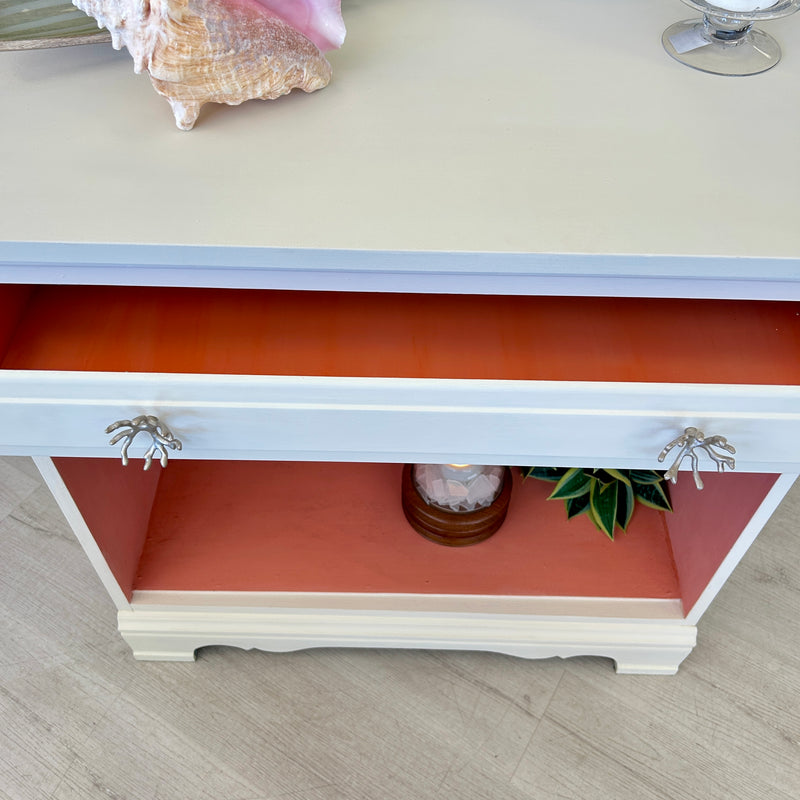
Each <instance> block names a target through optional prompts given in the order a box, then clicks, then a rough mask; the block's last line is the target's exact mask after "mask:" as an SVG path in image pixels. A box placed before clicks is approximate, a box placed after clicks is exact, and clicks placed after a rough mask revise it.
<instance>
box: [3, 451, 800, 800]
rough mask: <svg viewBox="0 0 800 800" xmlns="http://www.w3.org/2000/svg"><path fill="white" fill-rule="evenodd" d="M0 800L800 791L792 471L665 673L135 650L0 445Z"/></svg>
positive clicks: (708, 797) (762, 795)
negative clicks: (137, 653) (677, 665)
mask: <svg viewBox="0 0 800 800" xmlns="http://www.w3.org/2000/svg"><path fill="white" fill-rule="evenodd" d="M0 555H1V556H2V557H0V615H2V616H1V618H0V797H2V798H11V799H12V800H28V799H29V798H30V800H34V799H35V800H43V799H44V798H50V799H51V800H67V799H68V798H69V799H70V800H72V799H73V798H74V799H75V800H78V799H80V800H94V798H104V800H108V798H124V800H149V799H150V798H161V799H162V800H168V799H171V798H191V799H192V800H206V798H208V800H267V799H268V798H269V799H270V800H276V799H277V798H283V799H284V800H289V798H292V799H294V800H339V799H340V798H347V799H348V800H360V799H361V798H364V800H376V799H378V798H392V799H393V800H404V799H405V798H409V799H410V798H414V800H420V799H422V798H437V799H439V798H442V799H443V798H457V799H458V800H473V799H474V800H477V799H478V798H493V800H494V798H498V799H500V798H502V799H503V800H519V799H520V798H547V799H548V800H549V798H581V800H586V799H588V800H605V798H608V799H609V800H611V799H612V798H613V800H627V798H630V799H631V800H634V799H635V800H649V799H650V798H653V799H655V798H674V799H675V800H679V799H680V800H687V799H689V800H690V799H692V798H702V799H703V800H715V799H716V798H720V800H722V799H723V798H724V799H725V800H733V799H735V798H748V799H749V798H752V799H753V800H756V799H757V800H771V798H774V799H775V800H783V799H784V798H785V799H786V800H789V798H792V800H796V798H798V797H800V699H799V698H800V655H799V654H798V642H800V485H799V486H796V487H795V488H794V490H793V491H792V493H791V494H790V496H789V497H788V498H787V499H786V500H785V501H784V503H783V504H782V506H781V507H780V509H779V510H778V512H777V514H776V515H775V516H774V517H773V519H772V520H771V522H770V524H769V526H768V527H767V529H766V530H765V531H764V532H763V534H762V535H761V537H760V538H759V539H758V541H757V542H756V544H755V545H754V546H753V548H752V549H751V550H750V552H749V553H748V554H747V556H746V557H745V560H744V562H743V563H742V565H741V566H740V567H739V569H738V570H737V572H736V573H735V574H734V576H733V578H732V579H731V580H730V581H729V583H728V584H727V585H726V586H725V588H724V589H723V590H722V592H721V594H720V595H719V597H718V598H717V600H716V602H715V604H714V605H713V606H712V608H711V610H710V611H709V612H708V614H707V615H706V616H705V617H704V619H703V620H702V621H701V625H700V635H699V644H698V647H697V648H696V650H695V651H694V652H693V653H692V655H691V656H690V657H689V658H688V659H687V661H686V662H685V663H684V665H683V666H682V667H681V670H680V672H679V674H678V675H677V676H675V677H667V678H665V677H644V676H618V675H615V674H614V672H613V668H612V666H611V664H610V662H608V661H605V660H602V659H592V658H580V659H573V660H567V661H561V660H558V659H553V660H546V661H523V660H521V659H514V658H510V657H505V656H501V655H494V654H486V653H440V652H408V651H378V650H375V651H372V650H352V651H348V650H320V651H307V652H301V653H292V654H282V655H272V654H267V653H260V652H256V651H253V652H242V651H238V650H234V649H226V648H206V649H204V650H202V651H201V652H200V654H199V657H198V661H197V662H196V663H194V664H165V663H140V662H135V661H134V660H133V659H132V657H131V655H130V651H129V649H128V647H127V645H125V644H124V642H123V641H122V640H121V639H120V638H119V636H118V634H117V633H116V629H115V614H114V608H113V606H112V604H111V602H110V601H109V599H108V598H107V596H106V595H105V593H104V590H103V589H102V587H101V586H100V583H99V581H98V579H97V578H96V576H95V575H94V573H93V571H92V570H91V568H90V566H89V564H88V562H87V561H86V559H85V557H84V555H83V553H82V551H81V550H80V548H79V546H78V545H77V543H76V542H75V540H74V538H73V536H72V533H71V532H70V531H69V530H68V528H67V526H66V523H65V522H64V520H63V518H62V517H61V514H60V512H59V511H58V509H57V508H56V506H55V504H54V502H53V501H52V499H51V497H50V495H49V493H48V492H47V490H46V489H45V488H44V487H43V486H42V483H41V481H40V480H39V478H38V474H37V473H36V470H35V468H34V467H33V465H32V464H31V462H30V461H28V460H26V459H2V460H0Z"/></svg>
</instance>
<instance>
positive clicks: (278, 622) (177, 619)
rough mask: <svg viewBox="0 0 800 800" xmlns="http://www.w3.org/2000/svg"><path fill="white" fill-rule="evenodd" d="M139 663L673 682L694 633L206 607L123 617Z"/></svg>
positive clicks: (602, 624)
mask: <svg viewBox="0 0 800 800" xmlns="http://www.w3.org/2000/svg"><path fill="white" fill-rule="evenodd" d="M118 623H119V630H120V633H121V634H122V636H123V637H124V639H125V641H127V642H128V644H129V645H130V646H131V648H132V650H133V653H134V656H135V657H136V658H138V659H142V660H173V661H190V660H193V659H194V657H195V651H196V650H197V649H198V648H200V647H204V646H207V645H228V646H232V647H240V648H244V649H253V648H257V649H260V650H267V651H272V652H289V651H293V650H301V649H306V648H312V647H388V648H423V649H444V650H484V651H490V652H498V653H505V654H508V655H513V656H520V657H523V658H552V657H555V656H559V657H562V658H566V657H569V656H577V655H594V656H604V657H607V658H611V659H613V660H614V661H615V663H616V667H617V671H618V672H631V673H642V674H664V675H666V674H673V673H675V672H676V671H677V669H678V667H679V665H680V663H681V661H683V659H684V658H685V657H686V656H687V655H688V654H689V653H690V652H691V650H692V648H693V647H694V645H695V641H696V628H695V627H694V626H693V625H687V624H682V625H676V624H672V623H671V622H670V621H666V622H665V621H661V620H610V619H565V618H543V617H536V616H532V615H520V614H479V613H455V612H445V611H441V612H435V611H419V612H412V611H404V612H400V611H397V612H390V611H368V610H348V609H345V610H342V609H299V608H272V609H260V608H250V609H240V610H237V611H233V610H228V611H210V610H208V609H205V608H194V609H192V608H186V607H184V608H183V609H175V610H168V609H167V610H153V609H149V608H147V607H143V606H137V605H134V606H132V607H131V609H130V610H121V611H120V612H119V613H118Z"/></svg>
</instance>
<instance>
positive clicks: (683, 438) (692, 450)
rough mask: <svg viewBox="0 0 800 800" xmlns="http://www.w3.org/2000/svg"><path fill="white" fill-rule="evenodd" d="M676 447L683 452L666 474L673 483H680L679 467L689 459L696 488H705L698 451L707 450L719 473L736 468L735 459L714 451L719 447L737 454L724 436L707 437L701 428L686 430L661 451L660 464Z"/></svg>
mask: <svg viewBox="0 0 800 800" xmlns="http://www.w3.org/2000/svg"><path fill="white" fill-rule="evenodd" d="M674 447H680V448H681V450H680V452H679V453H678V457H677V458H676V459H675V462H674V463H673V465H672V466H671V467H670V468H669V469H668V470H667V471H666V472H665V473H664V477H665V478H667V479H668V480H671V481H672V482H673V483H677V482H678V467H680V465H681V462H682V461H683V459H684V458H687V457H688V458H690V459H691V460H692V474H693V475H694V483H695V486H697V488H698V489H702V488H703V480H702V478H701V477H700V473H699V472H698V465H699V460H698V458H697V451H698V450H705V452H706V453H708V455H709V456H710V458H711V460H712V461H713V462H714V463H715V464H716V465H717V472H725V467H727V468H728V469H735V468H736V461H735V460H734V459H733V458H731V457H730V456H726V455H723V454H722V453H716V452H714V450H713V449H712V448H714V447H718V448H720V449H721V450H725V451H726V452H728V453H735V452H736V448H735V447H734V446H733V445H732V444H728V440H727V439H726V438H725V437H724V436H706V435H705V434H704V433H703V431H701V430H700V429H699V428H686V429H685V430H684V431H683V433H682V434H681V435H680V436H679V437H678V438H677V439H673V440H672V441H671V442H670V443H669V444H668V445H667V446H666V447H665V448H664V449H663V450H662V451H661V453H660V454H659V456H658V460H659V462H661V461H663V460H664V459H665V458H666V457H667V453H669V451H670V450H672V449H673V448H674Z"/></svg>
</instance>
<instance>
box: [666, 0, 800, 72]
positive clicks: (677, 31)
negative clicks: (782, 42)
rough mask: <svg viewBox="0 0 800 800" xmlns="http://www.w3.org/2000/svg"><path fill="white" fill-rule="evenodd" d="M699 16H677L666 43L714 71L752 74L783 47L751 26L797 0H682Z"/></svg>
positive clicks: (799, 2)
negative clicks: (687, 17)
mask: <svg viewBox="0 0 800 800" xmlns="http://www.w3.org/2000/svg"><path fill="white" fill-rule="evenodd" d="M683 2H684V3H686V5H687V6H691V7H692V8H694V9H696V10H697V11H701V12H702V13H703V18H702V19H687V20H684V21H683V22H676V23H675V24H674V25H671V26H670V27H669V28H667V29H666V30H665V31H664V35H663V36H662V37H661V41H662V43H663V45H664V49H665V50H666V51H667V53H669V54H670V55H671V56H672V57H673V58H674V59H675V60H676V61H680V62H681V64H686V65H687V66H689V67H693V68H694V69H699V70H701V71H703V72H711V73H713V74H715V75H756V74H757V73H759V72H764V71H766V70H768V69H770V68H772V67H774V66H775V65H776V64H777V63H778V61H780V58H781V48H780V46H779V45H778V43H777V42H776V41H775V39H773V38H772V36H770V35H769V34H768V33H765V32H764V31H762V30H759V29H758V28H755V27H753V25H754V23H756V22H761V21H763V20H769V19H778V18H779V17H786V16H788V15H789V14H794V12H795V11H797V9H798V8H799V7H800V0H717V2H716V4H714V3H710V2H706V0H683Z"/></svg>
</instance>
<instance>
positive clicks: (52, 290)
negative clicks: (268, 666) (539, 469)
mask: <svg viewBox="0 0 800 800" xmlns="http://www.w3.org/2000/svg"><path fill="white" fill-rule="evenodd" d="M0 297H1V298H2V300H1V301H0V305H1V306H2V309H1V310H2V312H3V313H2V316H0V324H1V325H2V330H0V344H2V354H3V371H2V374H0V381H2V399H3V403H4V414H3V416H2V421H0V446H2V451H3V452H5V453H8V454H29V455H33V456H35V457H37V464H38V465H39V467H40V469H41V471H42V473H43V475H44V476H45V478H46V480H47V482H48V485H49V486H50V487H51V489H52V491H53V492H54V495H55V496H56V499H57V500H58V502H59V504H60V505H61V508H62V509H63V511H64V513H65V514H66V516H67V518H68V519H69V521H70V523H71V524H72V526H73V529H74V530H75V532H76V534H77V536H78V538H79V539H80V541H81V543H82V544H83V546H84V548H85V550H86V552H87V554H88V556H89V558H90V559H91V560H92V563H93V564H94V566H95V568H96V570H97V572H98V575H99V576H100V578H101V579H102V581H103V582H104V584H105V586H106V588H107V589H108V591H109V594H110V595H111V597H112V599H113V600H114V602H115V603H116V605H117V607H118V615H119V627H120V631H121V633H122V635H123V636H124V637H125V639H126V640H127V641H128V643H129V644H130V645H131V647H132V649H133V651H134V655H135V656H136V657H138V658H152V659H176V660H177V659H183V660H188V659H191V658H193V657H194V653H195V651H196V649H197V648H199V647H202V646H204V645H209V644H230V645H235V646H238V647H247V648H251V647H258V648H262V649H267V650H274V651H284V650H292V649H297V648H302V647H314V646H386V647H430V648H452V649H485V650H493V651H498V652H504V653H510V654H514V655H519V656H525V657H550V656H570V655H577V654H593V655H600V656H605V657H608V658H611V659H613V660H614V661H615V662H616V665H617V669H618V670H620V671H628V672H650V673H664V674H668V673H672V672H675V671H676V670H677V668H678V665H679V664H680V662H681V661H682V660H683V658H685V656H686V655H687V654H688V653H689V652H690V651H691V649H692V647H693V646H694V643H695V634H696V628H695V626H696V623H697V621H698V620H699V618H700V616H701V615H702V613H703V611H704V610H705V609H706V608H707V607H708V604H709V603H710V602H711V600H712V599H713V597H714V595H715V594H716V592H717V591H718V590H719V588H720V586H721V585H722V584H723V583H724V581H725V580H726V578H727V577H728V575H729V574H730V573H731V571H732V570H733V568H734V567H735V565H736V563H737V562H738V560H739V559H740V558H741V556H742V555H743V554H744V552H745V551H746V549H747V547H748V546H749V544H750V543H751V542H752V540H753V539H754V538H755V536H756V535H757V534H758V532H759V530H760V529H761V527H762V526H763V524H764V523H765V522H766V520H767V519H768V518H769V516H770V514H771V513H772V511H773V510H774V508H775V507H776V506H777V504H778V503H779V502H780V500H781V499H782V497H783V496H784V495H785V493H786V491H788V488H789V487H790V486H791V484H792V482H793V480H794V475H795V473H797V472H798V471H800V456H799V455H798V449H797V447H796V444H794V445H793V443H797V442H798V441H800V325H799V324H798V319H800V317H798V304H796V303H781V302H769V301H714V300H702V301H701V300H697V301H686V300H680V301H678V300H671V299H641V298H627V299H616V298H590V297H574V298H562V297H529V296H525V297H504V296H490V297H478V296H469V295H459V296H456V295H406V294H369V293H357V292H353V293H348V292H341V293H338V292H325V293H321V292H320V293H318V292H311V291H282V292H279V291H270V290H225V289H183V288H157V287H126V288H124V289H123V288H120V287H104V286H57V285H38V286H35V285H31V286H21V285H6V286H3V287H2V292H1V293H0ZM698 351H701V352H702V356H701V357H700V356H698ZM141 414H153V415H155V416H157V417H158V418H159V419H160V420H162V421H163V422H164V423H166V424H168V425H169V428H170V429H171V430H172V431H173V433H174V434H175V436H177V437H178V438H179V439H180V440H181V442H182V444H183V447H182V450H181V451H180V452H172V451H170V452H169V464H168V466H167V467H166V469H162V468H161V467H160V466H158V464H157V462H154V465H153V467H152V468H151V469H150V470H149V471H146V472H145V471H143V470H142V469H141V464H142V462H141V460H140V457H141V453H142V450H143V449H144V448H143V447H142V446H141V445H140V443H139V440H138V439H137V440H135V441H134V443H133V445H132V446H131V449H130V455H131V463H130V464H129V466H127V467H123V466H122V465H121V464H120V463H119V454H118V452H117V450H116V449H112V448H110V447H109V445H108V440H109V438H110V437H109V436H107V435H106V434H105V433H104V431H105V428H106V427H107V426H108V425H109V424H111V423H113V422H115V421H117V420H125V419H133V418H134V417H136V416H137V415H141ZM688 426H697V427H699V428H702V429H703V430H704V431H705V432H706V433H707V434H720V435H724V436H726V437H727V438H728V439H729V440H730V441H731V442H732V443H733V444H734V445H735V446H736V449H737V453H736V459H737V470H736V472H733V473H725V474H722V475H720V474H707V475H704V480H705V483H706V488H705V489H704V490H703V491H702V492H698V491H697V490H696V489H695V487H694V483H693V481H692V476H691V473H687V472H682V473H681V476H680V480H679V481H678V483H677V485H676V486H674V487H672V500H673V506H674V509H675V510H674V513H671V514H665V513H663V512H658V511H654V510H651V509H646V508H639V509H637V511H636V512H635V516H634V519H633V521H632V524H631V527H630V528H629V530H628V532H627V533H626V534H623V535H618V536H617V539H616V541H614V542H613V543H612V542H609V541H608V540H607V539H606V538H605V537H604V536H602V535H601V534H599V533H598V532H597V531H596V530H595V529H594V528H593V527H592V526H591V524H590V523H589V522H588V521H587V520H586V519H585V518H579V519H576V520H572V521H570V522H567V521H566V520H565V519H564V512H563V505H562V504H560V503H555V502H547V500H546V497H547V494H548V492H549V491H550V488H551V487H550V486H548V485H546V484H543V483H541V482H538V481H535V480H527V481H524V482H523V481H522V480H521V479H520V478H519V476H518V474H517V473H516V471H515V484H514V487H513V492H512V499H511V505H510V510H509V514H508V518H507V519H506V522H505V523H504V525H503V526H502V528H501V529H500V531H498V533H497V534H495V535H494V536H493V537H492V538H491V539H489V540H487V541H486V542H483V543H481V544H479V545H475V546H473V547H467V548H446V547H442V546H439V545H436V544H433V543H431V542H429V541H426V540H425V539H423V538H422V537H420V536H419V535H418V534H416V533H415V532H414V531H413V530H412V529H411V528H410V527H409V526H408V524H407V523H406V521H405V519H404V517H403V514H402V510H401V507H400V473H401V465H402V464H403V463H439V462H450V461H457V462H460V463H461V462H463V463H467V462H469V463H494V464H508V465H534V464H535V465H538V466H584V467H587V466H588V467H601V466H605V467H617V468H623V467H626V468H641V469H657V468H659V467H660V466H661V465H660V464H659V463H658V462H657V456H658V454H659V452H660V451H661V450H662V448H663V447H664V446H665V445H666V444H667V443H668V442H670V441H671V440H672V439H674V438H675V437H676V436H678V435H679V434H680V433H681V432H682V431H683V430H684V428H686V427H688ZM701 457H702V456H701ZM704 467H705V468H706V469H710V468H711V467H713V464H712V463H711V462H710V461H706V462H705V463H704V464H701V469H702V468H704Z"/></svg>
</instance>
